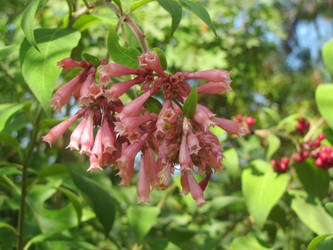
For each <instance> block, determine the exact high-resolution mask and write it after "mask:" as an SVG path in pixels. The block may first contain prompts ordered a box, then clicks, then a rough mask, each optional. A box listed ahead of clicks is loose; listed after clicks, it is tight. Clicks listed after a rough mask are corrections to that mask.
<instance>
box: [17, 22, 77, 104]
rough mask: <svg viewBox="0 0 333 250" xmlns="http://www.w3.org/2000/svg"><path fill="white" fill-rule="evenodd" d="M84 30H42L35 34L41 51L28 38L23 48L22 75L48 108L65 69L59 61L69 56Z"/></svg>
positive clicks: (21, 58)
mask: <svg viewBox="0 0 333 250" xmlns="http://www.w3.org/2000/svg"><path fill="white" fill-rule="evenodd" d="M80 36H81V35H80V32H78V31H76V30H75V29H71V28H64V29H38V30H35V37H36V41H37V44H38V46H39V49H40V52H37V51H36V50H35V49H33V47H32V46H31V45H30V44H29V43H28V41H27V40H24V41H23V42H22V44H21V48H20V62H21V68H22V74H23V77H24V79H25V81H26V82H27V84H28V85H29V87H30V89H31V90H32V92H33V93H34V95H35V96H36V97H37V99H38V101H39V102H40V103H41V104H42V106H43V108H44V109H45V110H48V109H49V104H50V102H49V100H50V98H51V95H52V91H53V88H54V86H55V83H56V81H57V79H58V77H59V74H60V72H61V70H62V69H61V68H60V67H58V66H57V62H58V61H60V60H61V59H63V58H65V57H69V56H70V53H71V50H72V49H73V48H74V47H75V46H76V45H77V44H78V42H79V40H80Z"/></svg>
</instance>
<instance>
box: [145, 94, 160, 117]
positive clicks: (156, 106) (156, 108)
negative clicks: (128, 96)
mask: <svg viewBox="0 0 333 250" xmlns="http://www.w3.org/2000/svg"><path fill="white" fill-rule="evenodd" d="M143 106H144V107H145V108H146V109H147V110H148V112H149V113H155V114H159V113H160V111H161V109H162V104H161V103H160V102H159V101H158V100H157V99H156V98H154V97H149V98H148V100H147V101H146V102H145V103H144V104H143Z"/></svg>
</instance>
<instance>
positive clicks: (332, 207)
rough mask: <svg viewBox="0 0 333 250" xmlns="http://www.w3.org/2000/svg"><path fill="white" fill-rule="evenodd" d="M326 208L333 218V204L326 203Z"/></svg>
mask: <svg viewBox="0 0 333 250" xmlns="http://www.w3.org/2000/svg"><path fill="white" fill-rule="evenodd" d="M325 208H326V210H327V211H328V212H329V213H330V215H332V216H333V202H328V203H326V204H325Z"/></svg>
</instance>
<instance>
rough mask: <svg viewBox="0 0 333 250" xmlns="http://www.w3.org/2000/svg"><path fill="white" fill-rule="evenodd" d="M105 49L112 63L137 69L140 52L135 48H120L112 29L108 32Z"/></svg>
mask: <svg viewBox="0 0 333 250" xmlns="http://www.w3.org/2000/svg"><path fill="white" fill-rule="evenodd" d="M107 47H108V51H109V54H110V56H111V58H112V60H113V61H115V62H116V63H119V64H122V65H125V66H128V67H131V68H138V66H139V61H138V56H139V55H140V52H139V51H138V50H137V49H136V48H125V47H123V46H120V44H119V41H118V35H117V33H116V31H115V28H114V27H111V29H110V31H109V36H108V42H107Z"/></svg>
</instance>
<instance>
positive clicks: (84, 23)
mask: <svg viewBox="0 0 333 250" xmlns="http://www.w3.org/2000/svg"><path fill="white" fill-rule="evenodd" d="M100 21H101V19H99V18H98V17H96V16H94V15H82V16H80V17H79V18H78V19H76V20H75V22H74V24H73V28H75V29H77V30H79V31H84V30H86V29H88V28H89V26H90V25H92V24H94V23H98V22H100Z"/></svg>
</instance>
